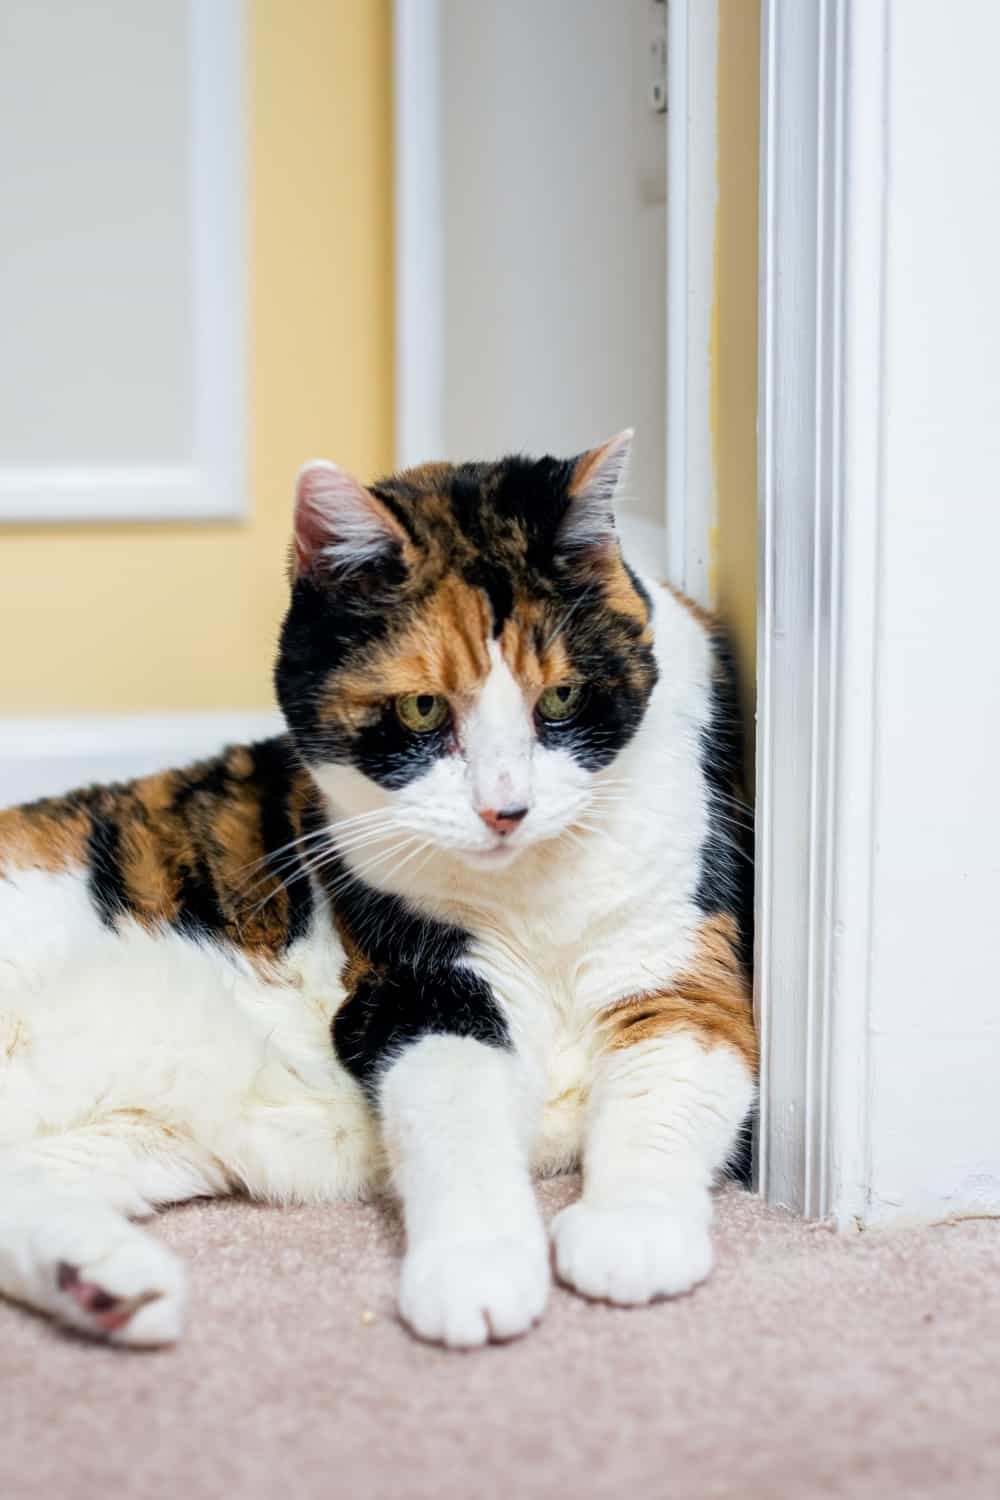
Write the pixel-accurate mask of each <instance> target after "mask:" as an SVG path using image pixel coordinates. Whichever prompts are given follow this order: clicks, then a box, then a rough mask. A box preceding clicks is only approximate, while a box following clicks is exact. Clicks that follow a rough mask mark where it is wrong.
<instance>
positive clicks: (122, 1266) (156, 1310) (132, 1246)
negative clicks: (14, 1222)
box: [35, 1213, 185, 1348]
mask: <svg viewBox="0 0 1000 1500" xmlns="http://www.w3.org/2000/svg"><path fill="white" fill-rule="evenodd" d="M35 1252H36V1255H37V1257H38V1263H39V1274H40V1275H42V1276H44V1277H45V1278H46V1280H47V1281H48V1283H49V1286H48V1296H47V1298H46V1303H47V1305H48V1306H49V1307H50V1308H51V1310H52V1312H53V1313H54V1314H55V1316H56V1317H57V1318H59V1319H60V1321H61V1322H63V1323H67V1324H69V1326H70V1327H72V1328H76V1329H78V1330H79V1331H80V1332H81V1333H86V1334H90V1335H91V1337H93V1338H102V1339H108V1340H110V1342H111V1343H113V1344H128V1345H132V1346H135V1347H137V1348H143V1347H150V1348H153V1347H156V1346H158V1345H161V1344H173V1343H176V1341H177V1339H178V1338H180V1335H181V1332H182V1330H183V1326H184V1301H185V1297H184V1270H183V1267H182V1265H181V1263H180V1261H179V1260H178V1259H177V1257H176V1256H175V1255H174V1254H173V1253H172V1251H170V1250H168V1249H167V1247H166V1246H165V1245H162V1244H160V1242H159V1241H158V1240H155V1239H153V1237H152V1236H151V1235H148V1234H146V1233H145V1231H144V1230H142V1229H137V1228H136V1227H135V1226H134V1225H133V1224H130V1223H129V1222H128V1221H127V1220H126V1219H121V1218H119V1217H118V1216H117V1215H115V1214H107V1215H106V1214H104V1213H99V1214H95V1215H94V1216H93V1217H90V1216H86V1215H81V1217H80V1218H79V1219H78V1218H76V1217H74V1218H73V1219H71V1220H69V1221H68V1222H63V1221H56V1222H55V1223H53V1224H51V1225H48V1226H46V1228H45V1229H44V1230H42V1231H41V1232H40V1233H39V1235H38V1237H37V1239H36V1243H35Z"/></svg>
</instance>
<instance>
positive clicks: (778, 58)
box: [756, 0, 885, 1224]
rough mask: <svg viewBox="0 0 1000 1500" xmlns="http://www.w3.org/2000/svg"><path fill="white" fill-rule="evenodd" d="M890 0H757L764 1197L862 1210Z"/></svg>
mask: <svg viewBox="0 0 1000 1500" xmlns="http://www.w3.org/2000/svg"><path fill="white" fill-rule="evenodd" d="M884 59H885V5H884V0H765V4H764V11H763V46H762V106H761V108H762V117H761V129H762V137H761V139H762V153H761V282H760V328H761V341H760V392H761V395H760V417H759V426H760V476H759V483H760V496H761V536H760V587H759V617H758V735H757V829H758V834H757V848H758V866H757V965H756V968H757V976H756V977H757V1007H758V1023H759V1029H760V1037H761V1051H762V1083H761V1109H760V1132H759V1152H758V1172H759V1180H760V1186H761V1190H762V1192H763V1193H764V1194H765V1196H766V1197H767V1198H768V1199H769V1200H770V1201H771V1202H774V1203H780V1204H784V1205H786V1206H788V1207H790V1208H792V1209H795V1210H796V1211H798V1212H800V1213H803V1214H806V1215H808V1216H810V1217H818V1218H822V1217H828V1216H832V1217H833V1218H834V1219H835V1220H836V1221H837V1222H838V1223H840V1224H844V1223H847V1222H849V1221H850V1220H851V1219H852V1218H859V1219H861V1218H863V1217H864V1210H865V1194H866V1191H867V1189H866V1184H867V1182H868V1180H869V1176H870V1173H869V1171H868V1155H869V1145H868V1122H869V1114H868V1103H869V1098H870V1091H869V1076H868V1040H869V990H870V975H869V972H868V965H869V953H870V941H869V937H870V931H871V917H872V881H871V861H872V851H873V848H874V840H875V833H876V809H875V805H874V801H873V786H874V776H873V762H874V756H875V752H876V746H877V735H878V697H877V671H876V668H877V663H876V660H875V650H874V647H873V642H875V640H876V638H877V632H876V618H877V609H878V578H879V540H880V531H879V514H880V507H881V446H882V435H881V434H882V405H881V386H882V381H881V370H882V341H883V326H884V324H883V302H884V286H883V272H882V259H883V252H882V241H883V236H884V191H885V183H884V161H885V120H884V95H885V79H884V66H885V63H884Z"/></svg>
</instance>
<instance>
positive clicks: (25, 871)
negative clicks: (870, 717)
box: [0, 737, 311, 963]
mask: <svg viewBox="0 0 1000 1500" xmlns="http://www.w3.org/2000/svg"><path fill="white" fill-rule="evenodd" d="M306 796H307V788H306V787H305V785H304V777H303V776H302V775H301V773H300V772H299V771H298V769H297V767H296V763H295V760H294V757H293V755H292V752H291V750H290V747H289V745H288V743H287V741H286V740H285V739H284V738H282V737H279V738H275V739H272V740H267V741H262V742H260V743H258V744H255V745H237V746H231V747H229V748H227V749H226V750H225V751H223V752H222V753H221V754H220V755H218V756H216V757H213V758H211V759H208V760H204V761H199V762H197V763H195V764H193V765H189V766H187V767H184V768H182V769H178V770H168V771H163V772H158V773H155V774H153V775H149V776H144V777H140V778H137V779H135V780H133V781H129V782H124V783H116V784H110V785H106V786H91V787H85V788H81V789H79V790H76V791H73V792H70V793H67V794H66V795H65V796H63V797H53V798H45V799H42V800H39V801H36V802H32V803H28V804H26V805H24V806H21V807H13V808H9V809H7V810H5V811H0V954H2V955H3V957H4V958H5V960H7V962H8V963H10V962H12V961H13V960H14V958H15V956H16V955H18V954H20V955H21V956H22V957H23V958H25V959H27V957H28V954H29V953H30V952H31V951H32V950H33V949H36V948H38V947H39V945H40V946H41V948H42V950H43V951H44V952H46V953H47V954H48V956H49V958H50V959H54V958H55V957H56V956H57V955H58V954H59V953H60V952H62V951H65V950H66V949H67V948H73V947H76V946H78V945H79V944H80V943H81V942H83V941H86V940H87V939H90V940H91V941H95V940H97V939H99V938H101V937H107V936H109V935H114V934H116V933H119V932H120V931H121V930H123V929H124V928H125V927H126V926H127V925H128V924H138V926H139V927H141V928H142V929H144V930H145V931H146V932H148V933H162V934H169V933H173V934H177V935H179V936H182V937H187V938H192V939H208V940H211V941H213V942H216V943H221V944H226V945H230V946H232V947H233V949H234V950H238V951H239V950H242V951H245V952H246V953H247V954H248V955H250V956H256V955H269V956H272V957H274V956H276V955H278V954H280V953H281V952H282V951H284V950H285V949H287V948H288V947H289V946H290V945H291V944H292V943H293V942H294V941H295V939H296V938H297V937H299V936H301V935H302V933H303V932H304V931H305V930H306V928H307V927H308V924H309V920H310V916H311V895H310V891H309V888H308V884H307V882H304V881H303V882H299V883H296V882H291V883H289V884H287V885H281V884H280V883H279V882H277V881H276V880H273V879H272V878H271V874H270V870H271V865H272V863H273V862H274V861H275V860H276V859H277V858H278V857H279V854H280V851H281V850H282V849H283V848H284V847H285V846H286V845H289V844H290V843H292V841H293V840H294V839H295V838H296V836H297V834H298V832H299V828H300V824H299V814H300V809H301V806H302V804H303V802H304V800H305V797H306Z"/></svg>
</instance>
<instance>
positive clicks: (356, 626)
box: [275, 433, 656, 869]
mask: <svg viewBox="0 0 1000 1500" xmlns="http://www.w3.org/2000/svg"><path fill="white" fill-rule="evenodd" d="M630 438H631V434H630V433H623V434H621V435H620V436H618V437H616V438H612V439H611V441H610V442H607V443H605V444H604V445H603V446H602V447H600V448H595V449H593V450H591V451H590V452H587V453H584V454H582V455H580V456H579V457H577V458H574V459H568V460H561V459H556V458H540V459H537V460H533V459H527V458H521V457H513V458H505V459H502V460H501V461H499V462H497V463H484V464H457V465H451V464H429V465H427V466H426V467H423V468H418V469H411V470H408V471H406V472H405V473H401V474H396V475H394V476H392V477H391V478H388V479H383V480H380V481H379V482H378V483H376V484H372V485H369V486H367V487H365V486H363V485H361V484H360V483H358V481H357V480H355V479H353V478H352V477H351V476H350V475H349V474H346V473H345V472H344V471H343V470H342V469H339V468H337V467H336V466H335V465H334V464H329V463H325V462H316V463H311V464H307V465H306V467H305V468H304V469H303V470H302V472H301V474H300V475H299V481H298V490H297V494H296V504H295V542H294V552H293V557H292V598H291V604H290V607H289V610H288V614H287V616H286V619H285V623H284V628H283V631H282V636H281V649H280V654H279V658H278V664H277V669H276V674H275V680H276V685H277V691H278V698H279V701H280V703H281V706H282V709H283V711H284V714H285V718H286V720H287V722H288V726H289V729H290V731H291V733H292V735H293V737H294V740H295V743H296V746H297V748H298V751H299V754H300V755H301V756H302V758H303V759H304V761H305V762H306V764H307V765H308V766H309V768H310V770H311V772H312V774H313V776H314V777H315V779H316V781H317V783H318V784H319V786H320V788H321V789H322V791H323V792H324V793H325V794H326V796H327V797H328V799H329V800H330V802H331V803H332V804H333V805H334V807H335V808H336V809H337V810H338V812H339V813H341V814H346V815H348V816H353V817H354V818H355V819H356V821H355V822H354V823H353V824H352V825H351V826H350V831H349V832H346V833H345V836H344V837H345V848H346V849H348V850H350V849H351V848H354V849H355V850H357V851H358V853H359V854H360V852H361V851H362V850H365V849H367V850H368V851H369V852H372V851H375V852H376V854H377V852H378V849H379V845H380V843H382V842H384V841H385V840H386V839H389V838H390V835H392V836H393V837H394V838H395V843H398V845H399V848H398V850H397V854H398V856H399V858H402V857H403V856H404V855H405V853H406V852H407V850H406V848H404V845H403V843H402V840H403V839H404V838H409V839H411V840H412V843H413V848H414V849H420V850H422V849H424V848H426V847H427V846H430V847H434V848H437V849H444V850H447V851H450V852H451V853H453V854H455V855H457V856H458V857H460V858H462V859H464V860H465V861H466V862H467V863H468V864H471V865H473V866H474V867H478V868H484V869H485V868H488V867H490V866H502V865H504V864H507V863H509V862H510V860H511V859H512V858H513V857H514V856H515V854H516V853H517V852H519V851H520V850H522V849H525V848H527V847H529V846H530V845H532V844H535V843H538V842H539V841H541V840H547V839H552V838H555V837H556V836H558V835H560V834H562V833H563V832H564V831H566V830H567V829H570V830H571V829H572V826H573V824H574V822H575V821H576V820H577V819H579V818H580V817H582V816H583V815H584V814H585V811H586V808H587V807H588V805H589V803H590V802H591V799H592V797H593V796H594V795H595V792H596V786H597V781H598V780H599V779H604V780H606V779H607V778H606V777H605V778H600V773H601V772H603V771H605V770H606V768H607V767H608V766H609V765H610V764H611V763H612V761H613V760H614V759H615V756H616V755H617V754H618V752H619V751H620V750H621V749H622V747H623V746H624V745H626V744H627V743H628V741H629V740H630V739H631V737H632V736H633V735H634V733H635V731H636V729H637V727H638V725H639V723H640V721H641V719H642V716H643V713H644V711H645V708H646V704H647V701H648V699H649V695H650V693H651V691H652V689H653V685H654V683H655V680H656V666H655V663H654V658H653V650H652V631H651V627H650V604H649V600H648V598H647V596H646V593H645V591H644V590H643V588H642V586H641V585H640V584H639V583H638V581H637V580H636V578H635V577H634V575H633V574H632V573H631V571H630V570H629V568H628V567H627V565H626V564H625V563H624V562H623V560H622V556H621V552H620V549H619V546H618V541H617V537H616V535H615V529H614V519H613V515H612V502H613V499H614V496H615V492H616V490H617V489H618V487H619V484H620V481H621V477H622V473H623V470H624V467H625V464H626V460H627V457H628V449H629V443H630ZM387 847H388V846H387ZM393 847H395V845H393ZM387 857H388V856H387ZM393 857H395V856H393ZM364 862H365V863H367V860H366V861H364Z"/></svg>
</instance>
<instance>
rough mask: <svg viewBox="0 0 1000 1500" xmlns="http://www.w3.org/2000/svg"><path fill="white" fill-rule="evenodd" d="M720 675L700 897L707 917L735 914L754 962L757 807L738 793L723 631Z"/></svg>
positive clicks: (717, 660) (712, 718)
mask: <svg viewBox="0 0 1000 1500" xmlns="http://www.w3.org/2000/svg"><path fill="white" fill-rule="evenodd" d="M712 653H713V658H714V668H715V670H714V673H713V678H712V697H711V707H710V711H709V719H708V724H707V725H706V726H705V729H704V730H703V731H702V737H701V768H702V774H703V776H704V778H705V789H706V795H707V799H708V834H707V836H706V838H705V842H704V844H703V845H702V851H701V873H700V876H699V880H698V887H697V890H696V892H695V901H696V903H697V905H698V906H699V907H700V908H701V910H702V911H703V912H704V913H705V915H706V916H713V915H715V914H716V913H723V914H724V915H726V916H730V917H732V918H733V919H734V920H735V922H736V925H737V928H738V930H739V934H740V949H741V952H740V957H741V959H742V962H743V965H744V968H745V969H746V971H747V972H748V973H749V972H750V970H751V968H752V965H753V855H754V850H753V825H752V817H753V814H752V811H751V809H750V808H749V807H748V806H747V804H746V803H745V802H743V801H742V799H741V798H740V797H739V795H738V789H739V787H740V786H741V784H742V780H743V736H742V724H741V719H740V700H739V690H738V684H737V678H736V667H735V663H734V661H733V656H732V652H731V650H730V648H729V644H728V642H727V641H726V639H725V637H724V635H722V633H721V632H718V631H717V632H715V633H714V634H713V636H712Z"/></svg>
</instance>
